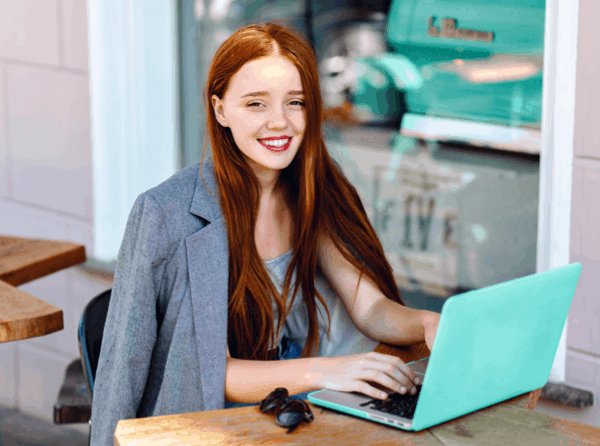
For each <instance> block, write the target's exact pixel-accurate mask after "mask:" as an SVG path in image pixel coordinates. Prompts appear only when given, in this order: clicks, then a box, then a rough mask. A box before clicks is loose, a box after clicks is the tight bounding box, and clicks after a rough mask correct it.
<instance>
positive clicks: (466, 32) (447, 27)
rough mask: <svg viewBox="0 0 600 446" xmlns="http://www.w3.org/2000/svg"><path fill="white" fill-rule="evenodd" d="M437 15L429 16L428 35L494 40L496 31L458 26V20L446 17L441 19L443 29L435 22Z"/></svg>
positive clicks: (484, 40)
mask: <svg viewBox="0 0 600 446" xmlns="http://www.w3.org/2000/svg"><path fill="white" fill-rule="evenodd" d="M434 22H435V17H434V16H431V17H429V20H428V23H427V35H428V36H432V37H446V38H450V39H462V40H476V41H479V42H493V41H494V33H493V32H491V31H477V30H475V29H466V28H458V27H457V26H456V20H455V19H450V18H445V19H443V20H442V21H441V29H440V28H438V27H437V26H436V25H435V24H434Z"/></svg>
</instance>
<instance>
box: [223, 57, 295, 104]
mask: <svg viewBox="0 0 600 446" xmlns="http://www.w3.org/2000/svg"><path fill="white" fill-rule="evenodd" d="M230 86H231V89H232V92H235V93H236V95H245V94H247V93H253V92H263V93H265V92H266V93H268V94H271V93H273V94H281V93H283V94H288V93H289V92H290V91H292V92H294V94H297V92H298V91H301V90H302V82H301V79H300V73H299V72H298V69H297V68H296V67H295V66H294V65H293V64H292V63H291V62H290V61H289V60H287V59H285V58H283V57H265V58H260V59H255V60H252V61H250V62H247V63H246V64H244V65H243V66H242V68H240V70H239V71H238V72H237V73H236V74H235V75H234V76H233V78H232V79H231V84H230Z"/></svg>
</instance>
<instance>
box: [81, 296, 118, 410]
mask: <svg viewBox="0 0 600 446" xmlns="http://www.w3.org/2000/svg"><path fill="white" fill-rule="evenodd" d="M111 291H112V290H107V291H105V292H103V293H101V294H99V295H98V296H96V297H94V298H93V299H92V300H91V301H90V302H89V303H88V304H87V305H86V306H85V308H84V309H83V313H82V314H81V319H80V320H79V327H78V329H77V340H78V343H79V353H80V355H81V364H82V365H83V376H84V377H85V383H86V384H87V388H88V392H89V395H90V401H91V400H92V397H93V394H94V379H95V378H96V368H97V367H98V358H99V357H100V347H101V345H102V334H103V333H104V323H105V322H106V314H107V313H108V303H109V301H110V295H111Z"/></svg>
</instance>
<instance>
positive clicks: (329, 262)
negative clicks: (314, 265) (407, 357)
mask: <svg viewBox="0 0 600 446" xmlns="http://www.w3.org/2000/svg"><path fill="white" fill-rule="evenodd" d="M318 258H319V264H320V265H321V269H322V271H323V274H324V276H325V277H326V278H327V280H328V281H329V283H330V284H331V286H332V287H333V288H334V290H335V292H336V293H337V295H338V296H339V297H340V299H342V302H343V303H344V306H345V308H346V310H347V311H348V314H349V315H350V318H351V319H352V322H354V325H356V327H357V328H358V329H359V330H360V331H362V332H363V333H364V334H365V335H366V336H368V337H369V338H371V339H373V340H374V341H379V342H385V343H388V344H394V345H408V344H416V343H419V342H424V341H425V340H426V336H425V332H426V328H425V325H428V324H425V325H424V324H423V320H422V318H423V317H426V319H425V320H426V321H428V319H427V318H433V321H432V324H433V325H432V326H430V327H431V328H429V332H431V330H432V329H434V328H435V329H437V321H438V320H439V315H438V314H437V313H434V312H431V311H424V310H414V309H410V308H408V307H405V306H402V305H400V304H398V303H396V302H394V301H392V300H391V299H388V298H387V297H386V296H385V295H384V294H383V293H382V292H381V290H380V289H379V287H378V286H377V285H376V284H375V283H374V282H373V281H372V280H371V279H369V278H368V277H367V276H366V275H365V274H363V275H362V277H361V278H360V283H359V282H358V277H359V270H358V269H357V268H355V267H354V266H353V265H352V263H350V262H349V261H347V260H346V259H345V258H344V256H343V255H342V253H341V252H340V251H339V250H338V249H337V248H336V246H335V244H334V243H333V241H332V240H331V239H330V238H328V237H324V236H323V237H321V239H320V242H319V250H318ZM355 295H356V298H355ZM434 326H435V327H434ZM433 334H434V336H435V333H433ZM429 337H431V333H430V334H429ZM432 347H433V340H431V347H430V348H432Z"/></svg>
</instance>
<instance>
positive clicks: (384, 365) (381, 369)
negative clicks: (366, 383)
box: [365, 361, 417, 393]
mask: <svg viewBox="0 0 600 446" xmlns="http://www.w3.org/2000/svg"><path fill="white" fill-rule="evenodd" d="M369 369H370V370H369ZM365 370H368V373H367V375H366V379H372V380H373V381H375V382H378V383H380V384H381V385H383V386H385V387H388V388H390V389H391V390H393V391H394V392H400V393H406V392H410V391H411V390H412V388H413V387H415V384H414V382H412V381H411V380H410V378H409V377H408V376H406V375H405V374H404V373H402V372H401V371H400V370H399V369H398V368H397V367H396V365H395V364H393V363H389V362H381V361H370V362H369V367H368V368H367V369H365ZM416 390H417V389H416V388H415V392H416Z"/></svg>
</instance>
